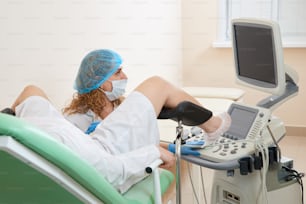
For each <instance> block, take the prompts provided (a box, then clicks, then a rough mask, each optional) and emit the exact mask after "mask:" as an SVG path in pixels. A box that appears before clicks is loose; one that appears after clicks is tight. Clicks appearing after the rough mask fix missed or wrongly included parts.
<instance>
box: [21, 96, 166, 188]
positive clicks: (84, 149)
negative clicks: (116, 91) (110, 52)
mask: <svg viewBox="0 0 306 204" xmlns="http://www.w3.org/2000/svg"><path fill="white" fill-rule="evenodd" d="M16 116H17V117H21V118H24V119H25V120H27V121H29V122H30V123H32V124H34V125H36V126H37V127H38V128H40V129H42V130H44V131H46V132H48V133H49V134H50V135H51V136H52V137H54V138H55V139H56V140H58V141H60V142H62V143H64V144H65V145H67V146H68V147H69V148H71V149H72V150H73V151H75V152H76V153H78V154H79V155H80V156H81V157H82V158H84V159H85V160H86V161H87V162H89V163H90V164H91V165H93V166H94V167H95V168H96V169H97V170H98V171H100V172H101V174H102V175H103V176H104V177H105V179H106V180H107V181H108V182H110V183H111V184H112V185H113V186H114V187H115V188H116V189H117V190H118V191H119V192H121V193H123V192H125V191H127V190H128V189H129V188H130V187H131V186H132V185H133V184H135V183H137V182H138V181H140V180H142V179H143V178H144V177H145V176H146V173H145V167H147V166H148V165H149V164H151V163H152V162H153V161H155V160H156V159H158V158H159V157H160V152H159V150H158V147H157V146H158V144H159V131H158V126H157V120H156V114H155V111H154V108H153V106H152V104H151V102H150V101H149V100H148V99H147V98H146V97H145V96H144V95H143V94H141V93H139V92H133V93H131V94H130V95H129V96H128V97H127V98H126V99H125V100H124V102H123V103H122V104H121V105H120V106H119V107H118V108H116V110H115V111H113V112H112V113H111V114H110V115H109V116H108V117H107V118H106V119H105V120H103V123H102V124H99V125H98V126H97V128H96V130H95V131H94V132H93V133H92V134H91V135H86V134H85V133H84V132H82V131H81V130H80V129H79V128H77V127H75V126H74V125H73V124H72V123H70V122H68V121H67V120H66V119H65V118H64V117H63V116H62V115H61V113H60V112H59V111H57V110H56V109H55V108H54V107H53V106H52V105H51V103H50V102H49V101H48V100H46V99H44V98H42V97H39V96H32V97H29V98H27V99H26V100H25V101H23V102H22V103H21V104H20V105H19V106H17V107H16Z"/></svg>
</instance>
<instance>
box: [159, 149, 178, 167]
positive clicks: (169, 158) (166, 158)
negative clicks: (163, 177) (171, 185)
mask: <svg viewBox="0 0 306 204" xmlns="http://www.w3.org/2000/svg"><path fill="white" fill-rule="evenodd" d="M159 151H160V159H161V160H162V161H163V162H164V163H163V164H161V165H160V166H159V167H160V168H165V169H170V168H171V167H173V166H174V165H175V156H174V155H173V154H172V153H171V152H169V151H168V150H167V149H165V148H163V147H159Z"/></svg>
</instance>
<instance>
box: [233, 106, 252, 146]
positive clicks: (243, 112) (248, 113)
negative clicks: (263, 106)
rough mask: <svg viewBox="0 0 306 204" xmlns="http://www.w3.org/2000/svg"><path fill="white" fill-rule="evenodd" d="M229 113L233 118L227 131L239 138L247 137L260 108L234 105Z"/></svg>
mask: <svg viewBox="0 0 306 204" xmlns="http://www.w3.org/2000/svg"><path fill="white" fill-rule="evenodd" d="M229 113H230V115H231V118H232V124H231V127H230V129H229V130H228V131H227V133H228V134H230V135H234V136H235V137H236V138H237V139H239V140H240V139H245V138H246V137H247V135H248V132H249V130H250V128H251V127H252V125H253V123H254V120H255V118H256V116H257V113H258V110H256V109H251V108H242V107H233V108H232V109H231V110H230V111H229Z"/></svg>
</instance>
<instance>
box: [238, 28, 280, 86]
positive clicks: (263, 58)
mask: <svg viewBox="0 0 306 204" xmlns="http://www.w3.org/2000/svg"><path fill="white" fill-rule="evenodd" d="M234 35H235V42H234V43H236V51H237V52H236V53H237V54H236V57H237V64H238V67H237V68H238V74H239V76H241V77H246V78H248V79H251V80H252V79H254V80H257V81H260V82H264V86H266V87H267V88H270V87H274V86H276V84H277V81H276V80H277V79H276V75H277V73H276V67H275V66H276V63H275V57H274V50H273V47H274V45H273V32H272V29H271V28H269V27H257V26H246V25H243V26H240V25H234Z"/></svg>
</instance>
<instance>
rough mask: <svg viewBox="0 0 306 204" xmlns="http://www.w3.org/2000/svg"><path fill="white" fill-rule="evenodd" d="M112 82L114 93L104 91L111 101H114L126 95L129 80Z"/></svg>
mask: <svg viewBox="0 0 306 204" xmlns="http://www.w3.org/2000/svg"><path fill="white" fill-rule="evenodd" d="M110 82H111V83H112V86H113V90H112V91H104V93H105V95H106V97H107V98H108V99H109V100H110V101H114V100H116V99H118V98H119V97H120V96H122V95H123V94H124V93H125V88H126V85H127V79H121V80H114V81H110Z"/></svg>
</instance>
